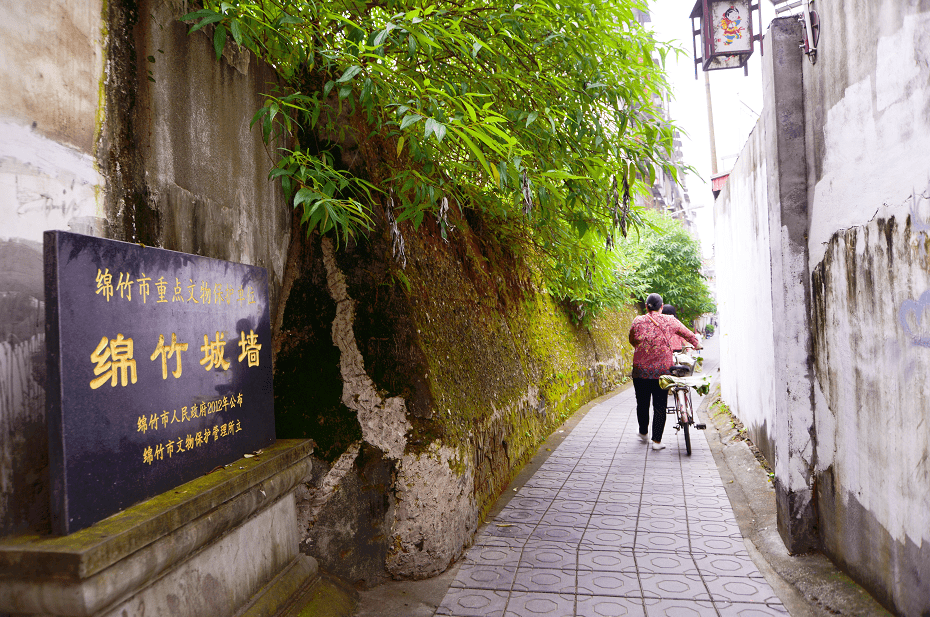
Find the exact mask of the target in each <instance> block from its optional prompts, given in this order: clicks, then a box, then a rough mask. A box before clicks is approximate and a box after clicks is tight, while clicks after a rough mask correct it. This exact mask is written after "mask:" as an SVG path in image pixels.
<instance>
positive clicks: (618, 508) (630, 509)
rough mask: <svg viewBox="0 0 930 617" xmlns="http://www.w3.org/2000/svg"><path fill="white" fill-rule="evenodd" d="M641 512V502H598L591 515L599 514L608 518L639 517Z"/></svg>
mask: <svg viewBox="0 0 930 617" xmlns="http://www.w3.org/2000/svg"><path fill="white" fill-rule="evenodd" d="M639 510H640V507H639V501H629V502H625V503H621V502H613V501H608V502H601V501H598V502H597V503H596V504H595V506H594V510H592V511H591V514H592V516H593V515H598V514H600V515H606V516H637V515H638V513H639Z"/></svg>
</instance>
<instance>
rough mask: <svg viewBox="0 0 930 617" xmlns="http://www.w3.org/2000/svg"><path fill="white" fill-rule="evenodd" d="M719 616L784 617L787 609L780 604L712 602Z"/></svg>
mask: <svg viewBox="0 0 930 617" xmlns="http://www.w3.org/2000/svg"><path fill="white" fill-rule="evenodd" d="M714 606H716V607H717V610H718V611H719V612H720V617H785V616H786V615H788V609H786V608H785V607H784V605H782V604H744V603H741V602H714Z"/></svg>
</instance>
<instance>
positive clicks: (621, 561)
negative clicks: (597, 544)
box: [578, 548, 637, 573]
mask: <svg viewBox="0 0 930 617" xmlns="http://www.w3.org/2000/svg"><path fill="white" fill-rule="evenodd" d="M636 567H637V564H636V558H634V557H633V553H632V551H629V550H626V551H624V550H622V549H621V550H613V551H593V550H588V549H584V548H581V549H578V571H579V572H585V571H590V572H630V573H635V572H636Z"/></svg>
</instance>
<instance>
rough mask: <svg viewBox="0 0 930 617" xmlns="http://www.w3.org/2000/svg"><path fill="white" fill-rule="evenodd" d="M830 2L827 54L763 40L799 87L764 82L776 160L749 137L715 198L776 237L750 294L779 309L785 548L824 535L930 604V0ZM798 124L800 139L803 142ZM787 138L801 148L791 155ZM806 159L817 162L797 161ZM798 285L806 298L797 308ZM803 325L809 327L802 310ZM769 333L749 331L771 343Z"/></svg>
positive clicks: (779, 474) (746, 412) (845, 561)
mask: <svg viewBox="0 0 930 617" xmlns="http://www.w3.org/2000/svg"><path fill="white" fill-rule="evenodd" d="M816 8H817V9H818V11H820V16H821V23H822V28H823V31H822V34H821V38H820V45H819V48H818V51H817V56H816V62H815V63H812V62H810V60H809V59H808V58H806V57H805V56H803V55H800V56H799V58H800V59H799V60H797V61H795V60H792V61H791V63H790V64H787V65H786V64H784V63H782V62H781V61H782V60H784V57H783V56H780V55H779V53H778V46H777V44H776V45H772V44H771V42H770V40H767V42H766V54H767V56H768V57H769V58H768V60H767V63H766V64H767V65H768V66H769V67H771V71H775V72H778V71H779V70H782V71H783V72H784V69H785V67H786V66H787V67H788V71H787V73H786V78H790V80H791V81H793V82H794V85H793V86H791V87H789V88H787V89H786V88H780V89H775V88H768V89H767V90H766V91H765V105H766V112H765V113H763V120H762V121H760V124H759V125H758V126H757V127H756V131H757V132H758V131H760V130H762V131H766V132H768V136H767V137H764V138H763V139H764V140H765V141H767V142H769V143H773V144H774V145H775V148H776V150H775V151H774V152H772V151H769V152H767V153H766V154H765V165H766V166H768V168H769V169H768V171H767V172H766V173H764V174H760V173H759V172H758V166H757V165H755V164H754V163H753V161H754V160H755V159H756V157H757V156H758V154H757V151H758V147H757V146H756V145H755V141H756V140H755V139H754V137H751V138H750V141H749V143H748V144H747V146H746V149H745V150H744V151H743V153H742V154H741V157H740V161H739V163H738V164H737V167H736V168H735V169H734V173H733V175H731V177H730V179H729V184H730V186H729V191H728V192H727V191H725V192H724V193H722V194H721V197H720V199H718V201H717V205H716V212H717V214H719V215H722V218H720V219H718V222H717V233H718V238H723V237H728V238H730V239H731V240H730V241H729V242H730V243H733V244H751V245H754V248H748V247H744V248H743V249H742V250H743V251H745V252H747V254H748V253H752V252H753V251H757V252H758V251H762V250H763V247H764V246H765V245H768V246H769V247H770V249H771V250H770V255H771V266H770V267H771V273H770V275H769V277H768V278H769V280H770V281H771V286H770V287H769V289H768V290H766V289H764V287H766V286H765V285H760V284H757V285H755V286H754V287H753V290H752V292H751V293H752V294H753V295H754V296H756V297H757V298H758V299H759V300H766V293H770V294H771V297H770V298H769V301H770V302H771V306H772V307H773V311H772V315H773V316H774V322H773V323H774V348H775V349H776V358H775V366H774V370H773V371H772V372H771V374H770V383H771V386H769V385H768V384H765V383H764V384H763V385H764V386H765V387H766V388H769V387H771V388H772V389H773V390H774V392H775V407H774V409H775V430H774V431H769V439H770V440H771V441H772V443H773V446H774V456H775V460H774V461H772V459H769V460H770V461H772V462H773V463H774V464H775V468H776V487H777V488H778V485H779V484H781V487H782V491H781V493H780V499H781V495H788V496H789V499H787V500H785V501H784V503H782V502H781V501H780V503H779V508H780V510H779V527H780V529H781V530H782V531H783V533H782V535H783V537H784V538H785V539H786V545H789V546H791V543H792V542H799V543H800V544H801V545H804V544H806V543H808V541H809V540H811V539H816V540H817V543H818V544H819V545H820V547H821V548H822V549H823V550H824V551H825V552H826V553H827V554H828V555H829V556H830V557H831V558H832V559H834V561H836V562H837V563H838V564H840V565H841V566H843V567H844V568H845V569H847V570H848V571H849V572H850V573H852V574H853V575H854V576H855V577H856V578H857V580H859V581H860V582H862V583H863V584H864V585H865V586H867V587H868V588H869V590H870V591H871V592H872V593H873V594H874V595H875V596H876V597H877V598H880V599H881V600H882V601H883V602H884V603H885V604H886V605H887V606H889V607H893V608H894V609H895V610H896V611H897V612H899V613H901V614H905V615H920V614H924V613H925V612H926V611H927V610H928V609H930V604H928V598H930V589H928V588H927V578H926V576H924V575H923V573H926V572H927V571H928V570H930V537H928V532H927V530H928V529H930V520H928V516H930V514H928V513H930V502H928V499H930V498H928V496H927V490H926V487H927V482H928V478H930V476H928V472H930V469H928V462H927V461H928V460H930V439H928V437H927V435H928V434H927V431H926V430H924V427H925V426H926V425H927V421H928V419H930V418H928V416H930V405H928V404H927V403H926V402H925V400H926V399H927V397H926V396H924V394H925V390H926V389H927V386H926V383H927V380H926V379H925V375H926V371H927V368H928V361H930V358H928V346H930V343H928V342H927V341H928V335H927V325H926V324H924V323H923V319H924V318H925V317H927V313H926V311H925V309H926V305H927V303H928V302H930V293H926V292H927V291H928V289H930V280H928V271H930V270H928V266H930V262H928V237H927V232H928V230H930V188H928V180H930V156H928V154H927V153H928V152H930V137H928V135H930V132H928V125H930V110H928V108H927V105H926V101H927V100H928V96H927V95H928V85H930V64H928V57H930V56H928V54H930V38H928V34H927V33H928V32H930V12H928V10H927V7H925V6H924V5H922V4H921V5H915V4H914V3H908V2H885V3H882V4H881V5H871V4H863V3H861V2H841V3H838V4H831V5H829V6H827V5H819V4H818V6H817V7H816ZM773 23H775V24H777V23H778V20H776V22H773ZM781 27H782V30H783V32H787V31H786V30H784V28H788V27H795V26H794V25H792V24H787V23H786V24H783V25H782V26H781ZM774 28H775V26H774V25H773V29H774ZM786 36H787V38H785V41H786V43H791V45H790V46H789V47H790V48H793V49H796V45H797V42H798V41H799V40H800V31H799V30H798V34H797V35H793V36H794V39H793V40H792V38H791V36H792V35H786ZM779 67H781V69H779ZM766 79H767V80H771V75H768V76H767V77H766ZM766 83H767V87H768V83H769V82H766ZM788 83H789V84H790V81H789V82H788ZM796 90H800V91H802V92H803V100H802V101H801V102H800V105H801V106H802V113H801V114H800V116H801V117H802V118H803V122H801V123H798V122H796V121H793V120H791V118H790V117H789V116H788V115H785V114H783V113H781V111H780V110H785V109H787V108H786V107H785V106H786V105H789V106H794V107H792V109H795V112H793V113H794V115H795V116H797V115H798V114H797V112H796V107H797V105H798V102H797V100H796V99H797V97H796V95H795V91H796ZM792 97H794V98H792ZM779 106H781V107H779ZM767 118H773V119H775V120H776V122H775V123H772V122H769V123H768V124H767V123H766V122H767V120H766V119H767ZM799 133H802V135H801V137H802V141H803V151H801V152H796V151H797V148H798V146H797V144H798V137H799ZM754 135H755V133H754ZM786 152H795V156H794V157H793V158H792V160H791V161H786V160H785V157H784V154H785V153H786ZM797 161H802V162H803V165H804V168H803V171H802V172H801V173H800V174H799V173H798V170H797V169H796V163H797ZM788 163H790V164H792V165H794V167H792V168H791V169H787V168H786V165H787V164H788ZM763 176H764V177H766V178H768V187H767V188H766V189H765V193H766V195H767V196H768V197H767V199H768V202H769V203H768V205H767V207H768V209H769V214H770V221H769V227H768V229H767V230H763V231H759V230H755V229H754V228H753V227H752V225H750V223H749V219H748V214H747V212H752V211H753V210H754V209H755V208H758V206H759V201H760V200H761V199H762V198H761V197H753V196H751V195H750V194H749V193H750V192H749V191H747V190H745V189H744V188H743V187H745V186H746V185H753V184H756V185H758V184H759V183H760V178H762V177H763ZM785 178H789V180H790V182H791V183H792V185H796V184H797V180H798V178H801V179H803V187H804V191H805V192H806V195H800V194H799V191H798V190H797V189H794V190H787V191H785V190H774V189H773V187H772V181H773V179H777V180H779V181H781V180H783V179H785ZM738 211H742V212H743V214H741V215H738V214H735V213H736V212H738ZM739 217H742V222H740V219H739ZM722 230H726V231H725V233H726V234H727V235H726V236H722V235H720V234H721V232H722ZM735 238H740V242H736V240H735ZM799 238H800V241H799V240H798V239H799ZM721 244H724V242H723V241H721V240H718V242H717V246H718V247H720V246H721ZM718 250H720V249H719V248H718ZM727 250H736V249H732V248H730V249H727ZM779 260H780V261H781V264H782V265H781V267H779V265H778V263H777V262H778V261H779ZM719 261H720V262H721V263H726V262H727V261H728V260H725V259H721V260H719ZM786 273H787V274H791V276H790V277H788V276H786ZM737 274H738V273H732V274H731V275H732V276H737ZM724 278H725V277H724V275H723V274H721V276H720V279H721V280H723V279H724ZM738 280H748V279H747V278H745V277H743V278H741V279H738ZM791 285H794V287H795V289H796V291H797V293H796V294H795V296H794V297H795V298H796V300H797V301H796V302H792V303H791V304H790V305H789V304H787V303H786V299H787V298H789V297H791V296H790V294H789V293H788V290H790V287H791ZM803 287H807V291H806V293H802V292H803V289H802V288H803ZM742 291H743V293H745V289H743V290H742ZM720 292H721V297H720V305H721V307H722V316H721V321H722V322H723V323H724V324H726V325H727V326H730V324H732V320H733V317H732V316H730V315H729V314H728V313H729V311H730V310H731V307H733V308H736V305H735V304H734V303H735V302H736V298H738V297H739V295H740V293H741V290H739V289H736V288H733V289H729V288H728V287H726V286H725V285H724V286H722V287H721V288H720ZM779 303H781V304H780V305H781V306H782V307H786V309H788V308H790V307H791V306H794V309H800V308H802V307H803V309H804V311H803V313H804V314H803V315H793V316H792V311H790V310H782V309H780V308H779ZM805 322H806V325H804V328H803V329H804V330H806V332H807V335H806V336H802V335H803V332H802V331H801V329H800V328H797V327H796V324H798V323H802V324H805ZM793 324H794V325H793ZM734 325H735V324H734ZM725 331H726V332H728V333H729V335H730V336H731V337H732V336H734V332H733V330H732V329H730V328H729V327H728V328H726V329H725ZM742 331H743V332H749V331H750V328H749V327H748V326H747V327H745V328H744V329H743V330H742ZM763 338H764V339H766V340H767V339H768V335H764V336H761V335H760V336H758V337H757V338H756V339H753V340H746V341H744V344H750V345H759V344H764V343H765V342H766V340H763ZM779 344H781V346H782V349H783V350H784V351H783V352H782V353H781V356H779V352H778V349H779ZM736 349H737V347H736V346H734V345H733V343H732V341H729V340H728V341H726V343H725V344H724V346H723V355H724V357H723V358H722V359H721V365H722V366H725V365H727V364H729V365H730V366H731V371H733V372H732V374H733V375H734V376H735V377H737V378H738V379H739V380H741V381H742V380H743V379H746V380H751V377H749V376H746V375H743V374H742V373H740V372H739V371H740V369H739V368H738V367H735V365H734V362H735V360H736V359H737V358H738V354H739V353H740V352H738V351H736ZM786 369H787V372H786ZM792 376H793V378H794V381H793V382H792V381H791V378H792ZM799 392H800V393H801V396H798V393H799ZM780 393H781V394H780ZM731 396H733V397H734V400H738V401H739V405H738V409H737V412H738V413H739V414H740V416H741V418H742V417H743V416H745V417H746V418H748V421H747V423H748V424H749V425H753V424H755V423H757V422H758V420H756V419H755V418H757V417H758V416H759V413H758V412H757V411H755V410H753V409H747V408H746V407H745V404H744V397H743V394H742V391H741V390H740V389H739V388H737V390H736V391H734V392H733V393H732V394H731ZM792 397H794V398H792ZM725 398H726V397H725ZM804 399H807V402H806V403H805V401H804ZM767 456H768V455H767ZM805 487H807V488H806V489H805ZM805 502H808V503H809V505H807V506H805V505H804V504H805ZM806 513H810V516H809V519H808V520H807V521H806V522H804V518H803V517H805V516H807V514H806ZM792 525H794V528H792ZM783 527H784V529H782V528H783Z"/></svg>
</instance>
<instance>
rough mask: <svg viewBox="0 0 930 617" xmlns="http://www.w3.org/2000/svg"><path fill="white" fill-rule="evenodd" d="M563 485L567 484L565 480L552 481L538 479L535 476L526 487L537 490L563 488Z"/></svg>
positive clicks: (528, 481) (527, 482)
mask: <svg viewBox="0 0 930 617" xmlns="http://www.w3.org/2000/svg"><path fill="white" fill-rule="evenodd" d="M563 484H565V480H550V479H548V478H537V477H535V476H534V477H532V478H530V479H529V480H527V481H526V484H524V486H529V487H535V488H562V485H563Z"/></svg>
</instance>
